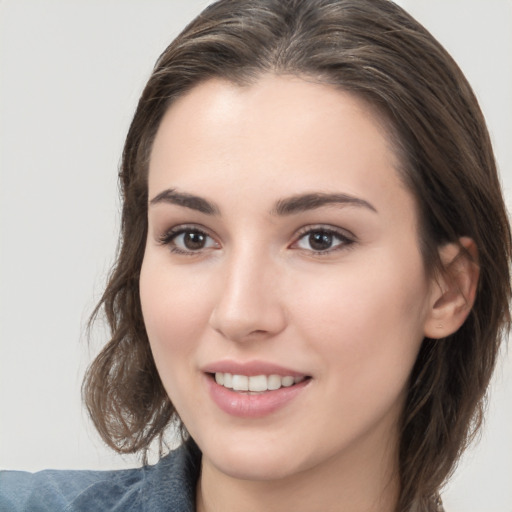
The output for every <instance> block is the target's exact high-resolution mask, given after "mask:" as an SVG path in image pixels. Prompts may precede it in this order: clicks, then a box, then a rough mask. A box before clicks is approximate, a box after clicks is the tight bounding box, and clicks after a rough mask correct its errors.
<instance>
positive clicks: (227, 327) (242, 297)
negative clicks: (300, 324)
mask: <svg viewBox="0 0 512 512" xmlns="http://www.w3.org/2000/svg"><path fill="white" fill-rule="evenodd" d="M222 276H223V277H222V279H221V283H220V286H219V293H218V296H217V302H216V304H215V306H214V308H213V310H212V313H211V316H210V326H211V327H212V328H213V329H214V330H215V331H217V332H219V333H220V334H222V336H223V337H225V338H227V339H229V340H232V341H236V342H244V341H251V340H256V339H266V338H270V337H272V336H275V335H276V334H278V333H279V332H281V331H282V330H283V329H284V328H285V327H286V321H287V320H286V314H285V308H284V304H283V303H282V296H280V293H279V286H278V281H279V269H278V268H276V265H275V264H272V262H270V261H269V259H265V258H263V257H258V255H256V254H255V253H254V251H250V250H248V251H245V254H242V253H239V254H238V255H233V257H232V258H230V259H229V260H228V261H226V262H225V267H224V268H223V270H222Z"/></svg>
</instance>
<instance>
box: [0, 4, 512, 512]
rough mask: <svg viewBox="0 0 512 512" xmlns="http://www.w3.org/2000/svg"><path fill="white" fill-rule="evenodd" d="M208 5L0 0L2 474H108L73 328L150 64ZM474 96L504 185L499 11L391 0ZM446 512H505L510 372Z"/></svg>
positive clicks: (510, 133) (105, 250)
mask: <svg viewBox="0 0 512 512" xmlns="http://www.w3.org/2000/svg"><path fill="white" fill-rule="evenodd" d="M207 3H208V2H207V0H186V1H181V0H180V1H172V0H167V1H163V0H145V1H142V0H139V1H136V0H108V1H105V0H46V1H42V0H3V1H2V0H0V301H1V307H0V467H4V468H11V469H26V470H38V469H42V468H47V467H53V468H117V467H126V466H130V465H133V464H134V463H135V459H133V458H130V457H119V456H118V455H115V454H111V453H110V452H109V451H108V450H107V449H106V448H105V447H104V446H102V444H101V442H100V441H99V440H98V438H97V437H96V434H95V433H94V431H93V429H92V427H91V426H90V424H89V422H88V419H87V417H86V415H85V413H84V412H83V411H82V409H81V404H80V395H79V388H80V382H81V378H82V375H83V371H84V369H85V367H86V365H87V363H88V361H89V360H90V357H91V354H92V353H94V352H95V351H96V350H97V348H98V347H99V346H100V344H101V340H103V339H104V334H105V333H104V332H101V329H100V330H99V331H97V332H95V333H94V340H95V341H94V342H93V344H92V347H91V348H88V347H87V344H86V340H85V336H84V327H85V323H86V319H87V316H88V314H89V313H90V311H91V309H92V307H93V306H94V304H95V302H96V301H97V299H98V298H99V295H100V293H101V291H102V285H103V282H104V279H105V277H106V273H107V272H108V268H109V266H110V264H111V262H112V260H113V254H114V250H115V245H116V233H117V225H118V221H119V213H118V210H119V206H118V201H117V198H116V196H117V182H116V172H117V166H118V162H119V158H120V154H121V149H122V144H123V139H124V136H125V134H126V131H127V128H128V124H129V122H130V119H131V115H132V113H133V110H134V108H135V105H136V102H137V99H138V96H139V94H140V92H141V90H142V87H143V85H144V83H145V81H146V79H147V77H148V76H149V73H150V71H151V68H152V65H153V63H154V61H155V59H156V58H157V56H158V55H159V54H160V52H161V51H162V50H163V49H164V47H165V46H166V45H167V44H168V42H170V40H171V39H172V38H173V37H174V36H175V35H177V33H178V31H179V30H181V28H183V27H184V25H185V23H186V22H187V21H189V20H190V19H191V18H192V17H193V16H194V15H196V14H197V13H199V11H200V10H201V9H202V7H204V6H205V5H206V4H207ZM399 3H400V4H401V5H403V6H404V7H406V8H407V9H408V10H409V12H411V14H413V15H414V16H416V17H417V18H418V19H419V20H420V21H421V22H422V23H423V24H424V25H425V26H426V27H427V28H428V29H429V30H431V32H432V33H433V34H434V35H435V36H436V37H437V38H438V39H439V40H440V41H441V42H442V43H443V44H444V45H445V46H446V47H447V48H448V50H449V51H450V52H451V53H452V54H453V55H454V57H455V58H456V60H457V61H458V62H459V64H460V65H461V67H462V69H463V70H464V71H465V73H466V74H467V76H468V78H469V79H470V82H471V83H472V84H473V86H474V88H475V90H476V92H477V95H478V97H479V99H480V101H481V105H482V108H483V110H484V113H485V114H486V116H487V119H488V122H489V126H490V130H491V133H492V137H493V141H494V143H495V149H496V154H497V157H498V161H499V165H500V168H501V173H502V176H503V182H504V188H505V191H506V194H507V203H508V204H509V205H510V204H511V187H512V0H490V1H489V0H402V1H401V2H399ZM489 413H490V414H489V416H488V421H487V425H486V429H485V432H484V435H483V439H482V441H481V442H480V443H479V445H478V446H476V447H475V448H474V449H473V450H471V452H469V453H468V454H467V456H466V457H465V458H464V459H463V461H462V463H461V465H460V468H459V469H458V471H457V472H456V474H455V477H454V478H453V480H452V481H451V483H450V484H449V486H448V487H447V490H446V492H445V495H444V499H445V504H446V505H447V509H448V510H449V511H450V512H512V361H511V357H510V355H506V354H504V356H503V359H502V364H501V365H500V367H499V369H498V372H497V374H496V379H495V382H494V384H493V391H492V400H491V402H490V406H489Z"/></svg>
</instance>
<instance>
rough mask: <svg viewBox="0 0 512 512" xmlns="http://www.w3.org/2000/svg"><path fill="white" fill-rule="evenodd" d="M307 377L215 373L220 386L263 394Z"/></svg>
mask: <svg viewBox="0 0 512 512" xmlns="http://www.w3.org/2000/svg"><path fill="white" fill-rule="evenodd" d="M304 379H305V377H292V376H291V375H287V376H285V377H281V375H268V376H267V375H255V376H251V377H248V376H247V375H233V374H231V373H221V372H217V373H215V382H217V384H219V385H220V386H224V387H225V388H228V389H233V390H235V391H253V392H256V393H258V392H259V393H261V392H263V391H275V390H277V389H279V388H281V387H290V386H293V385H294V384H298V383H299V382H302V381H303V380H304Z"/></svg>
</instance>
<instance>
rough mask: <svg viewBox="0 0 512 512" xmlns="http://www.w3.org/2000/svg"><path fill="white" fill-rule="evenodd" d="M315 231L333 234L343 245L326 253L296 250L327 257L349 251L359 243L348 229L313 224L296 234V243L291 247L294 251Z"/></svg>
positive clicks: (312, 250)
mask: <svg viewBox="0 0 512 512" xmlns="http://www.w3.org/2000/svg"><path fill="white" fill-rule="evenodd" d="M315 231H324V232H326V233H329V234H332V235H333V236H335V237H337V238H338V239H340V240H341V242H342V243H340V244H338V245H336V246H334V247H333V248H330V249H326V250H325V251H315V250H314V249H302V248H299V247H296V249H297V250H303V251H305V252H309V253H311V254H314V255H320V256H322V255H324V256H326V255H328V254H331V253H333V252H335V251H338V250H342V249H348V248H349V247H351V246H352V245H353V244H354V243H355V242H356V241H357V237H356V236H355V235H354V234H353V233H352V232H350V231H348V230H347V229H344V228H340V227H337V226H332V225H329V224H313V225H309V226H304V227H302V228H300V229H299V231H298V232H297V233H296V234H295V236H294V241H293V242H292V244H291V245H290V246H289V247H290V248H292V249H293V248H294V246H296V245H297V244H298V242H299V241H300V240H302V238H304V237H305V236H306V235H308V234H311V233H314V232H315Z"/></svg>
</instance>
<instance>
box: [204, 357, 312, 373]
mask: <svg viewBox="0 0 512 512" xmlns="http://www.w3.org/2000/svg"><path fill="white" fill-rule="evenodd" d="M201 370H202V371H203V372H205V373H217V372H218V373H231V374H233V375H247V376H248V377H253V376H255V375H280V376H281V377H286V376H291V377H305V376H306V375H305V374H304V373H300V372H297V371H295V370H291V369H290V368H285V367H283V366H279V365H276V364H273V363H269V362H265V361H247V362H243V363H242V362H237V361H230V360H228V361H218V362H216V363H211V364H208V365H206V366H204V367H203V368H201Z"/></svg>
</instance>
